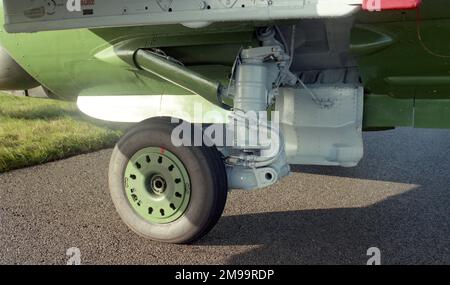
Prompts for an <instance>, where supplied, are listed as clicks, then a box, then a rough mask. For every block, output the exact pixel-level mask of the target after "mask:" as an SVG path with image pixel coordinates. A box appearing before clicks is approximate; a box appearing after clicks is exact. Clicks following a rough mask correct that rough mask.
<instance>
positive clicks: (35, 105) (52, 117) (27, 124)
mask: <svg viewBox="0 0 450 285" xmlns="http://www.w3.org/2000/svg"><path fill="white" fill-rule="evenodd" d="M124 130H125V126H124V125H116V124H112V123H106V122H102V121H98V120H95V119H91V118H88V117H87V116H85V115H83V114H81V113H80V112H79V111H78V110H77V107H76V105H75V103H71V102H62V101H55V100H50V99H40V98H28V97H17V96H12V95H7V94H4V93H0V173H1V172H5V171H9V170H13V169H18V168H22V167H26V166H31V165H36V164H42V163H45V162H49V161H54V160H58V159H62V158H67V157H70V156H74V155H78V154H82V153H88V152H92V151H96V150H100V149H104V148H108V147H112V146H114V144H115V143H116V142H117V141H118V139H119V138H120V137H121V136H122V134H123V132H124Z"/></svg>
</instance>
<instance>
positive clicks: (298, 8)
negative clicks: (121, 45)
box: [4, 0, 363, 32]
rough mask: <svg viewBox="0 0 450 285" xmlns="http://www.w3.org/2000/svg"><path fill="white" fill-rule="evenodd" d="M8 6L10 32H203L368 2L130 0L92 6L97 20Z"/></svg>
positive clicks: (336, 13)
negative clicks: (171, 28) (157, 28)
mask: <svg viewBox="0 0 450 285" xmlns="http://www.w3.org/2000/svg"><path fill="white" fill-rule="evenodd" d="M4 1H5V2H6V3H7V5H5V7H6V10H5V15H6V25H5V27H6V29H7V31H9V32H33V31H41V30H60V29H71V28H93V27H109V26H114V27H120V26H135V25H165V24H178V23H184V24H185V25H187V26H191V27H195V28H198V27H204V26H205V25H207V24H208V23H213V22H228V21H271V20H274V21H276V20H285V19H307V18H331V17H345V16H348V15H350V14H352V13H354V12H356V11H358V10H359V9H360V7H361V4H362V2H363V0H272V1H261V0H258V1H255V0H205V1H198V0H171V1H163V2H164V3H167V4H168V5H161V3H158V1H142V0H128V1H126V4H127V5H126V6H127V7H126V8H127V9H126V13H124V1H123V0H97V1H96V2H95V4H94V5H92V9H93V10H94V12H95V14H94V15H91V16H86V15H83V12H82V11H72V12H70V11H69V10H68V9H67V8H66V7H65V6H64V5H62V6H56V7H53V8H52V10H51V11H47V13H45V9H49V8H48V7H47V5H46V4H47V1H46V0H34V2H33V3H34V4H33V5H34V6H33V5H32V6H30V3H28V2H24V1H17V0H4ZM199 3H200V4H201V5H199ZM39 7H41V8H44V9H43V10H42V15H40V16H39V17H35V18H30V17H27V16H26V15H24V12H26V11H29V10H30V9H31V8H39ZM144 7H145V8H144ZM169 13H170V14H169Z"/></svg>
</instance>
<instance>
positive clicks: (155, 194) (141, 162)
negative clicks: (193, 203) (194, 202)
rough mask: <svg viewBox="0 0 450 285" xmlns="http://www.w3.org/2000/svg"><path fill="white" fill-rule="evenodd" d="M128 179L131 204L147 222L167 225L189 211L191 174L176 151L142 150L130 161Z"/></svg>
mask: <svg viewBox="0 0 450 285" xmlns="http://www.w3.org/2000/svg"><path fill="white" fill-rule="evenodd" d="M124 178H125V179H124V182H125V191H126V195H127V198H128V201H129V203H130V205H131V207H132V208H133V209H134V210H135V211H136V212H137V213H138V214H139V215H140V216H141V217H142V218H144V219H145V220H146V221H148V222H151V223H157V224H167V223H171V222H173V221H175V220H177V219H178V218H180V217H181V216H182V215H183V214H184V213H185V212H186V209H187V207H188V205H189V201H190V195H191V191H190V180H189V175H188V172H187V170H186V168H185V167H184V165H183V163H182V162H181V161H180V160H179V159H178V158H177V157H176V156H175V155H174V154H173V153H172V152H170V151H168V150H165V149H162V148H157V147H148V148H145V149H142V150H140V151H138V152H137V153H136V154H135V155H133V157H132V158H131V159H130V160H129V162H128V164H127V167H126V169H125V177H124Z"/></svg>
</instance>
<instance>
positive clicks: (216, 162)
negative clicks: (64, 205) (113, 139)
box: [0, 0, 450, 243]
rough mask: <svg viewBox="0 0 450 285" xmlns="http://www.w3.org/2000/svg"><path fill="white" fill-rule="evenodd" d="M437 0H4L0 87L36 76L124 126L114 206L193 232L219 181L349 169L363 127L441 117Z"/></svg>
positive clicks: (175, 230)
mask: <svg viewBox="0 0 450 285" xmlns="http://www.w3.org/2000/svg"><path fill="white" fill-rule="evenodd" d="M0 3H1V2H0ZM0 5H1V4H0ZM449 8H450V0H422V1H420V0H304V1H303V0H302V1H299V0H282V1H281V0H204V1H200V0H81V1H80V0H4V1H3V5H2V7H0V9H1V10H2V12H3V14H4V18H3V19H2V20H0V21H4V22H2V23H1V25H0V26H1V28H0V45H1V53H0V55H1V58H0V62H1V71H0V75H1V76H0V89H28V88H31V87H33V86H39V85H41V86H43V87H44V88H45V89H46V90H47V91H48V93H49V94H51V97H53V98H58V99H62V100H76V101H77V104H78V106H79V109H80V110H81V111H82V112H84V113H86V114H87V115H89V116H92V117H94V118H97V119H102V120H106V121H114V122H128V123H136V126H135V127H133V128H132V129H131V130H130V131H129V132H128V133H127V134H126V135H125V136H124V137H123V138H122V139H121V140H120V141H119V142H118V144H117V146H116V147H115V149H114V151H113V154H112V157H111V163H110V169H109V188H110V193H111V197H112V200H113V202H114V204H115V207H116V209H117V211H118V213H119V215H120V216H121V218H122V219H123V221H124V222H125V223H126V224H127V225H128V226H129V227H130V228H131V229H132V230H134V231H135V232H136V233H138V234H140V235H142V236H144V237H147V238H150V239H153V240H157V241H162V242H170V243H190V242H194V241H196V240H198V239H199V238H201V237H202V236H204V235H205V234H206V233H208V232H209V231H210V230H211V228H212V227H213V226H214V225H215V224H216V223H217V221H218V219H219V218H220V216H221V214H222V211H223V209H224V206H225V203H226V198H227V193H228V191H229V189H244V190H251V189H260V188H264V187H268V186H270V185H273V184H275V183H277V182H278V181H279V180H280V179H282V178H283V177H285V176H286V175H288V174H289V165H290V164H313V165H331V166H342V167H353V166H356V165H357V164H358V162H359V161H360V160H361V158H362V157H363V139H362V133H363V131H380V130H387V129H392V128H395V127H401V126H409V127H418V128H450V9H449ZM80 191H83V189H80Z"/></svg>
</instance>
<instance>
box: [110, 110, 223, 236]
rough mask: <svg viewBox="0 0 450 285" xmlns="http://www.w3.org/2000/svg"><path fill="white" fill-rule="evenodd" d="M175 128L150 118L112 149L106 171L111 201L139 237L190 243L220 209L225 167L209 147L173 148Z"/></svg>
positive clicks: (208, 227) (204, 231)
mask: <svg viewBox="0 0 450 285" xmlns="http://www.w3.org/2000/svg"><path fill="white" fill-rule="evenodd" d="M175 127H176V125H174V124H172V123H171V122H170V119H168V118H157V119H150V120H147V121H145V122H143V123H140V124H139V125H137V126H136V127H134V128H133V129H131V130H130V131H129V132H128V133H127V134H126V135H125V136H124V137H123V138H122V139H121V140H120V141H119V142H118V144H117V145H116V147H115V149H114V151H113V154H112V157H111V162H110V168H109V188H110V193H111V197H112V200H113V202H114V205H115V207H116V210H117V212H118V213H119V215H120V217H121V218H122V220H123V221H124V222H125V224H127V225H128V227H130V228H131V229H132V230H133V231H135V232H136V233H138V234H139V235H141V236H144V237H146V238H150V239H152V240H156V241H161V242H168V243H191V242H194V241H196V240H198V239H200V238H201V237H202V236H204V235H205V234H207V233H208V232H209V231H210V230H211V229H212V227H213V226H214V225H215V224H216V223H217V221H218V220H219V218H220V216H221V215H222V212H223V209H224V207H225V203H226V199H227V194H228V186H227V176H226V170H225V165H224V163H223V161H222V159H221V156H220V155H219V152H218V151H217V149H216V148H214V147H206V146H201V147H190V146H182V147H175V146H174V145H173V144H172V141H171V134H172V131H173V129H174V128H175Z"/></svg>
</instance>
